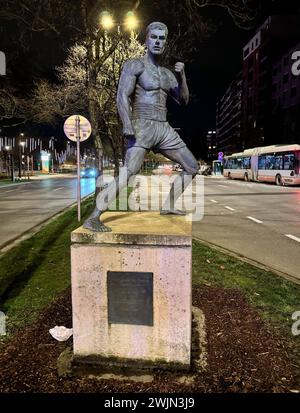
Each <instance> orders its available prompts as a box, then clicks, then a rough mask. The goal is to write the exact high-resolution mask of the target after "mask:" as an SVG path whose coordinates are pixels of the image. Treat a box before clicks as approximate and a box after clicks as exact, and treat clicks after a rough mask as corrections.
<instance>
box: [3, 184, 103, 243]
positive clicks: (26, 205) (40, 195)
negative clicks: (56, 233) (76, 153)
mask: <svg viewBox="0 0 300 413" xmlns="http://www.w3.org/2000/svg"><path fill="white" fill-rule="evenodd" d="M76 185H77V182H76V178H57V179H55V178H51V179H43V180H41V181H32V182H31V183H28V184H27V183H26V184H20V185H16V186H7V187H1V188H0V229H1V230H0V249H1V247H3V246H4V245H6V244H7V243H9V242H10V241H11V240H14V239H15V238H17V237H18V236H20V235H21V234H23V233H24V232H26V231H28V230H30V229H31V228H33V227H35V226H36V225H38V224H40V223H42V222H43V221H45V220H47V219H48V218H50V217H52V216H53V215H55V214H57V213H58V212H60V211H62V210H63V209H64V208H66V207H68V206H70V205H72V204H74V203H75V202H76V199H77V189H76ZM94 190H95V181H94V179H82V180H81V191H82V197H85V196H87V195H89V194H90V193H92V192H94Z"/></svg>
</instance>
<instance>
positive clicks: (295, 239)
mask: <svg viewBox="0 0 300 413" xmlns="http://www.w3.org/2000/svg"><path fill="white" fill-rule="evenodd" d="M286 237H288V238H290V239H292V240H293V241H297V242H300V238H298V237H295V236H294V235H289V234H287V235H286Z"/></svg>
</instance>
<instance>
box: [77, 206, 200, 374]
mask: <svg viewBox="0 0 300 413" xmlns="http://www.w3.org/2000/svg"><path fill="white" fill-rule="evenodd" d="M103 221H104V223H105V224H106V225H108V226H110V227H111V228H112V230H113V231H112V232H111V233H94V232H91V231H88V230H85V229H83V228H79V229H77V230H76V231H74V232H73V233H72V237H71V240H72V246H71V264H72V306H73V340H74V360H75V362H76V363H77V364H89V365H92V364H98V365H99V364H102V365H107V364H108V363H110V364H111V363H112V364H113V365H114V366H116V365H119V366H131V365H136V366H137V367H146V368H151V367H159V368H162V367H164V368H175V369H181V368H182V369H187V368H189V367H190V359H191V327H192V317H191V314H192V307H191V226H190V225H191V224H190V223H189V222H187V221H186V220H185V218H184V217H177V216H160V215H159V213H156V212H146V213H128V212H126V213H116V212H114V213H106V214H104V215H103ZM108 272H120V277H122V273H123V274H125V273H128V272H135V273H143V272H146V273H153V308H152V311H153V323H152V325H138V324H137V325H133V324H123V323H114V322H109V303H108V283H107V280H108ZM132 289H135V286H134V285H132ZM133 295H134V294H132V296H133ZM114 299H115V298H114ZM131 299H132V297H131V294H130V295H129V301H130V300H131ZM131 304H132V303H131Z"/></svg>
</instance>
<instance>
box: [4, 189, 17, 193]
mask: <svg viewBox="0 0 300 413" xmlns="http://www.w3.org/2000/svg"><path fill="white" fill-rule="evenodd" d="M16 191H17V189H12V190H11V191H4V192H5V193H6V194H8V193H9V192H16Z"/></svg>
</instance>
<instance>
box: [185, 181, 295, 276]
mask: <svg viewBox="0 0 300 413" xmlns="http://www.w3.org/2000/svg"><path fill="white" fill-rule="evenodd" d="M193 235H194V236H195V237H197V238H199V239H202V240H204V241H208V242H210V243H212V244H215V245H217V246H220V247H222V248H225V249H227V250H230V251H233V252H234V253H237V254H241V255H243V256H245V257H248V258H250V259H251V260H254V261H256V262H259V263H261V264H263V265H266V266H268V267H271V268H274V269H275V270H277V271H280V272H282V273H285V274H287V275H289V276H291V277H293V278H296V279H298V280H299V281H300V188H299V187H277V186H275V185H269V184H260V183H247V182H242V181H236V180H226V179H223V178H220V179H217V178H206V179H205V214H204V219H203V220H202V221H201V222H197V223H193Z"/></svg>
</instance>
